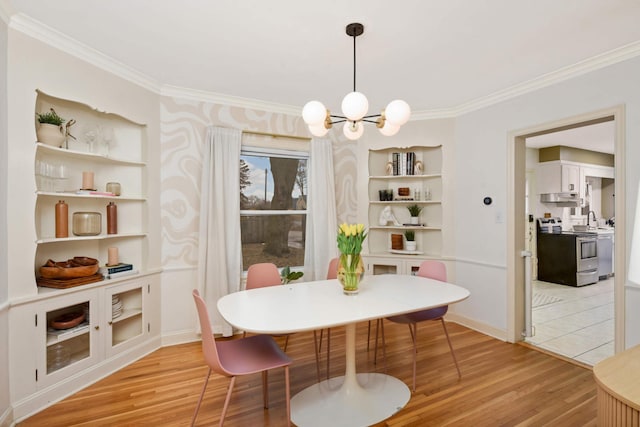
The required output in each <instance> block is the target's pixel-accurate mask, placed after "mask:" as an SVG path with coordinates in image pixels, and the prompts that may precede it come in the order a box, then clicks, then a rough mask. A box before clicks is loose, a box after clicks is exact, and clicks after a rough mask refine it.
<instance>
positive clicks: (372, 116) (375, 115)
mask: <svg viewBox="0 0 640 427" xmlns="http://www.w3.org/2000/svg"><path fill="white" fill-rule="evenodd" d="M381 116H382V114H370V115H368V116H364V117H363V119H372V118H374V117H381Z"/></svg>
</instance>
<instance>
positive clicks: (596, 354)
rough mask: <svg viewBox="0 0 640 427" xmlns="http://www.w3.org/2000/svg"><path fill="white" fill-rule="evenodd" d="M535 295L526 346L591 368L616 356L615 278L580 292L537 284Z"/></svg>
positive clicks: (534, 290) (544, 283)
mask: <svg viewBox="0 0 640 427" xmlns="http://www.w3.org/2000/svg"><path fill="white" fill-rule="evenodd" d="M533 294H534V307H533V314H532V315H533V325H534V336H533V337H531V338H527V339H526V341H527V342H529V343H531V344H533V345H536V346H538V347H540V348H544V349H546V350H549V351H552V352H554V353H557V354H561V355H563V356H566V357H570V358H572V359H575V360H577V361H579V362H582V363H586V364H588V365H595V364H596V363H598V362H599V361H601V360H602V359H604V358H606V357H609V356H612V355H613V353H614V345H613V337H614V331H613V327H614V326H613V322H614V321H613V318H614V316H613V278H610V279H607V280H601V281H599V282H598V283H594V284H592V285H588V286H582V287H579V288H576V287H573V286H565V285H557V284H554V283H547V282H540V281H534V282H533ZM537 304H539V305H537ZM536 305H537V306H536Z"/></svg>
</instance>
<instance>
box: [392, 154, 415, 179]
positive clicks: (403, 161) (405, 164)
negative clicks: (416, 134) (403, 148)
mask: <svg viewBox="0 0 640 427" xmlns="http://www.w3.org/2000/svg"><path fill="white" fill-rule="evenodd" d="M415 163H416V153H415V152H413V151H409V152H402V153H391V164H392V169H393V175H395V176H405V175H413V169H414V167H415Z"/></svg>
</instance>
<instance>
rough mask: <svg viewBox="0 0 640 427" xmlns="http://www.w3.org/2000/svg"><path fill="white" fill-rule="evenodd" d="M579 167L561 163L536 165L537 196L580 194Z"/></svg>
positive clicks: (553, 162)
mask: <svg viewBox="0 0 640 427" xmlns="http://www.w3.org/2000/svg"><path fill="white" fill-rule="evenodd" d="M580 182H581V178H580V166H579V165H577V164H569V163H564V162H561V161H552V162H543V163H539V164H538V173H537V189H538V193H539V194H553V193H580V187H581V185H580Z"/></svg>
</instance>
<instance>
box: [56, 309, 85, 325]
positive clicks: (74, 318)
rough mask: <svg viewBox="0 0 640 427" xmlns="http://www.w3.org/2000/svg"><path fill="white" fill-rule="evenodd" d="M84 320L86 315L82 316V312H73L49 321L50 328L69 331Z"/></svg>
mask: <svg viewBox="0 0 640 427" xmlns="http://www.w3.org/2000/svg"><path fill="white" fill-rule="evenodd" d="M85 318H86V315H85V314H84V311H73V312H71V313H65V314H61V315H60V316H58V317H56V318H55V319H53V320H51V323H50V326H51V327H52V328H53V329H69V328H73V327H74V326H78V325H79V324H80V323H82V322H83V321H84V319H85Z"/></svg>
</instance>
